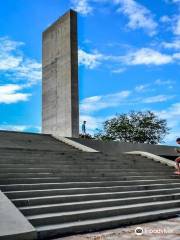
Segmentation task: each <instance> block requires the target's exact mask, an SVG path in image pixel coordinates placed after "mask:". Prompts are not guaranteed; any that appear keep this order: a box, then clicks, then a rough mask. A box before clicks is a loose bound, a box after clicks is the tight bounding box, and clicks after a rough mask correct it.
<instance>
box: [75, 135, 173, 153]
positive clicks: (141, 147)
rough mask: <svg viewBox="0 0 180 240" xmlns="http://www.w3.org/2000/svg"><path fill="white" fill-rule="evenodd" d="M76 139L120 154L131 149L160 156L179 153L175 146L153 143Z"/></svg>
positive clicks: (98, 148) (95, 147) (92, 146)
mask: <svg viewBox="0 0 180 240" xmlns="http://www.w3.org/2000/svg"><path fill="white" fill-rule="evenodd" d="M71 139H73V140H74V141H76V142H78V143H81V144H84V145H85V146H88V147H91V148H94V149H96V150H98V151H101V152H104V153H109V154H115V155H118V154H119V153H122V152H129V151H145V152H150V153H153V154H156V155H160V156H175V155H177V153H176V152H175V151H174V148H175V147H172V146H164V145H151V144H131V143H120V142H114V141H109V142H103V141H98V140H91V139H82V138H77V139H75V138H71Z"/></svg>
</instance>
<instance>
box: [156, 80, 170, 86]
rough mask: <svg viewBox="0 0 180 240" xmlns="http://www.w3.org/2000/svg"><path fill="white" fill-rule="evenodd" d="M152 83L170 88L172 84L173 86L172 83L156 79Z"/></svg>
mask: <svg viewBox="0 0 180 240" xmlns="http://www.w3.org/2000/svg"><path fill="white" fill-rule="evenodd" d="M154 83H155V84H156V85H159V86H163V85H170V86H171V85H172V84H174V81H171V80H161V79H157V80H156V81H155V82H154Z"/></svg>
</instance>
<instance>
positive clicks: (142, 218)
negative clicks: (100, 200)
mask: <svg viewBox="0 0 180 240" xmlns="http://www.w3.org/2000/svg"><path fill="white" fill-rule="evenodd" d="M179 211H180V208H172V209H163V210H156V211H148V212H143V213H134V214H127V215H121V216H114V217H106V218H97V219H92V220H84V221H81V222H80V221H77V222H70V223H64V224H50V225H44V226H43V225H42V226H38V227H36V229H37V232H39V233H40V232H43V231H53V230H58V229H59V230H60V229H62V230H64V231H62V233H63V234H64V233H66V234H67V232H69V231H68V229H69V230H73V232H76V230H78V231H77V232H78V233H80V232H88V230H87V231H84V228H83V227H87V229H92V227H94V228H96V229H97V225H100V224H106V225H105V227H101V228H99V229H107V225H109V226H111V225H112V223H113V222H117V224H116V227H117V226H119V227H120V226H122V224H123V225H130V224H132V223H133V224H135V223H143V222H147V221H149V220H153V219H157V218H158V219H167V218H169V217H170V216H171V217H173V216H174V217H175V216H177V215H178V213H179ZM147 218H148V219H147ZM124 221H125V222H124ZM78 227H82V228H83V229H82V230H81V231H79V229H78ZM110 228H111V227H110ZM71 232H72V231H70V233H71ZM58 234H59V233H58ZM60 234H61V233H60Z"/></svg>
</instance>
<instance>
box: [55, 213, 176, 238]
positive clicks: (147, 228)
mask: <svg viewBox="0 0 180 240" xmlns="http://www.w3.org/2000/svg"><path fill="white" fill-rule="evenodd" d="M139 227H140V228H142V229H143V232H144V233H143V234H142V235H136V233H135V231H136V229H137V228H139ZM142 239H143V240H170V239H173V240H179V239H180V217H177V218H171V219H168V220H164V221H154V222H150V223H144V224H139V225H133V226H130V227H123V228H117V229H113V230H108V231H101V232H95V233H91V234H82V235H76V236H71V237H64V238H58V239H54V240H142Z"/></svg>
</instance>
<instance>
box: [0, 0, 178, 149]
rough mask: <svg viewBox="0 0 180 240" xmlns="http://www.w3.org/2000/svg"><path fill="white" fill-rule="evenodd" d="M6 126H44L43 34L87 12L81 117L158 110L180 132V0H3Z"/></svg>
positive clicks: (1, 96)
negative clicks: (62, 19) (68, 15)
mask: <svg viewBox="0 0 180 240" xmlns="http://www.w3.org/2000/svg"><path fill="white" fill-rule="evenodd" d="M0 4H1V7H0V16H1V18H0V116H1V118H0V129H8V130H18V131H34V132H39V131H40V130H41V48H42V45H41V33H42V31H43V30H44V29H45V28H47V27H48V26H49V25H50V24H51V23H52V22H54V21H55V20H56V19H57V18H58V17H59V16H60V15H62V14H63V13H64V12H66V11H67V10H68V9H69V8H70V7H71V8H72V9H75V10H76V11H78V12H79V17H78V20H79V30H78V31H79V92H80V120H81V121H82V120H87V125H88V131H89V132H90V133H92V132H93V131H94V130H95V129H97V128H101V123H102V122H103V121H104V120H106V119H108V118H110V117H112V116H114V115H115V114H116V113H121V112H128V111H130V110H152V111H154V112H155V113H156V114H158V116H159V117H161V118H165V119H167V121H168V126H169V127H170V128H171V132H170V134H169V136H167V138H166V139H165V142H166V143H168V144H173V143H174V140H175V138H176V137H178V136H179V135H180V124H179V119H180V100H179V92H180V84H179V78H180V67H179V64H180V0H156V1H149V0H136V1H135V0H111V1H110V0H71V1H67V0H36V1H35V0H6V1H4V0H0Z"/></svg>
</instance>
